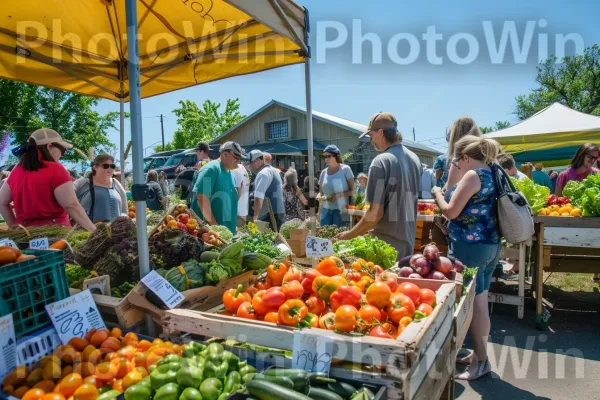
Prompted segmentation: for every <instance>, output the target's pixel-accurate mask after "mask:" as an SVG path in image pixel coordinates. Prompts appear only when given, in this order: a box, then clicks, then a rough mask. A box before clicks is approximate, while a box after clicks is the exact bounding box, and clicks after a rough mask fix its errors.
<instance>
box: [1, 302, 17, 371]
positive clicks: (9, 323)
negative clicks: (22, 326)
mask: <svg viewBox="0 0 600 400" xmlns="http://www.w3.org/2000/svg"><path fill="white" fill-rule="evenodd" d="M0 354H1V355H2V356H1V357H0V379H2V378H4V377H5V376H6V375H7V374H8V373H9V372H10V371H12V370H13V369H15V368H17V341H16V339H15V326H14V324H13V316H12V314H8V315H5V316H4V317H1V318H0Z"/></svg>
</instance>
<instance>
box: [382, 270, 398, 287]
mask: <svg viewBox="0 0 600 400" xmlns="http://www.w3.org/2000/svg"><path fill="white" fill-rule="evenodd" d="M377 280H378V281H381V282H384V283H386V284H387V285H388V286H389V287H390V290H391V291H392V292H395V291H396V289H398V275H396V274H394V273H393V272H389V271H385V272H383V273H381V274H380V275H378V276H377Z"/></svg>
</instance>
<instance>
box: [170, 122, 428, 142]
mask: <svg viewBox="0 0 600 400" xmlns="http://www.w3.org/2000/svg"><path fill="white" fill-rule="evenodd" d="M161 118H162V116H161ZM416 141H417V138H416V137H415V128H413V142H416Z"/></svg>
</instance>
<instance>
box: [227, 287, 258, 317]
mask: <svg viewBox="0 0 600 400" xmlns="http://www.w3.org/2000/svg"><path fill="white" fill-rule="evenodd" d="M247 301H252V298H251V297H250V295H249V294H248V293H244V286H243V285H238V287H237V288H236V289H229V290H226V291H225V292H224V293H223V305H224V306H225V308H226V309H228V310H229V311H232V312H236V311H237V309H238V308H240V305H241V304H242V303H245V302H247Z"/></svg>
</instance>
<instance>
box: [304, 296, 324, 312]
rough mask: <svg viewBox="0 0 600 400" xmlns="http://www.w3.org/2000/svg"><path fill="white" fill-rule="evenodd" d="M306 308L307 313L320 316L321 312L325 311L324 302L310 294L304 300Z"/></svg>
mask: <svg viewBox="0 0 600 400" xmlns="http://www.w3.org/2000/svg"><path fill="white" fill-rule="evenodd" d="M306 307H307V308H308V312H309V313H311V314H315V315H321V314H322V313H323V311H325V302H324V301H323V300H322V299H320V298H318V297H317V296H316V295H314V294H312V295H310V297H309V298H308V299H307V300H306Z"/></svg>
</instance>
